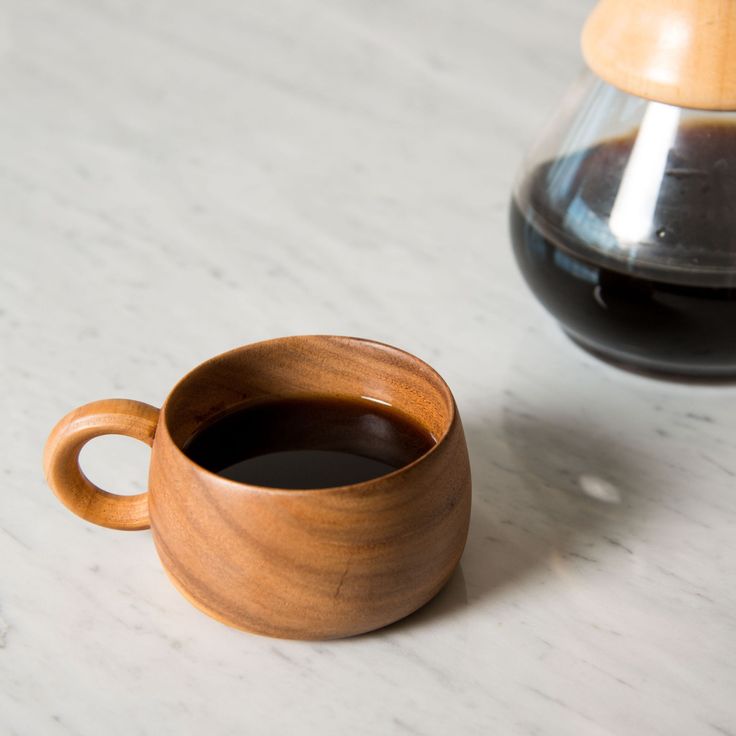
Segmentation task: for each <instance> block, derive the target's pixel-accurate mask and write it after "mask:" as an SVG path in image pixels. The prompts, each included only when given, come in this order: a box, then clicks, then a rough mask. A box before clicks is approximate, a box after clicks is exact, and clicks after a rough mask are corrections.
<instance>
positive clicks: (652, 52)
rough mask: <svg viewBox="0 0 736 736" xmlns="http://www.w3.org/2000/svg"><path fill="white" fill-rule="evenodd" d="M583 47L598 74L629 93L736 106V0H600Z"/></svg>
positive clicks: (675, 101)
mask: <svg viewBox="0 0 736 736" xmlns="http://www.w3.org/2000/svg"><path fill="white" fill-rule="evenodd" d="M582 50H583V55H584V57H585V60H586V62H587V64H588V65H589V66H590V68H591V69H592V70H593V71H594V72H595V73H596V74H597V75H598V76H600V77H601V78H603V79H604V80H606V81H607V82H609V83H611V84H613V85H614V86H616V87H618V88H620V89H622V90H624V91H625V92H629V93H630V94H633V95H637V96H639V97H644V98H646V99H650V100H657V101H659V102H665V103H667V104H670V105H678V106H680V107H691V108H700V109H706V110H736V3H734V2H733V0H601V2H599V4H598V5H597V6H596V8H595V9H594V10H593V13H592V14H591V16H590V17H589V19H588V21H587V23H586V25H585V28H584V30H583V35H582Z"/></svg>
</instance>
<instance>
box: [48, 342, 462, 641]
mask: <svg viewBox="0 0 736 736" xmlns="http://www.w3.org/2000/svg"><path fill="white" fill-rule="evenodd" d="M315 394H319V395H328V396H342V397H351V398H356V397H368V398H371V399H375V400H378V401H383V402H386V403H389V404H391V405H393V406H394V407H396V408H397V409H399V410H400V411H402V412H404V413H406V414H409V415H410V416H411V417H412V418H413V419H414V420H415V421H417V422H418V423H420V424H421V425H422V426H424V427H425V428H426V429H427V430H429V431H430V432H431V433H432V434H433V435H434V436H435V438H436V439H437V444H436V445H435V446H434V447H433V448H432V449H431V450H429V452H427V453H426V454H425V455H423V456H422V457H420V458H419V459H417V460H415V461H414V462H413V463H411V464H410V465H407V466H406V467H404V468H401V469H399V470H397V471H395V472H393V473H391V474H389V475H385V476H382V477H379V478H375V479H373V480H370V481H367V482H364V483H359V484H354V485H350V486H343V487H337V488H325V489H312V490H288V491H287V490H279V489H271V488H261V487H257V486H249V485H246V484H243V483H238V482H235V481H231V480H227V479H225V478H222V477H220V476H218V475H215V474H213V473H210V472H209V471H207V470H205V469H204V468H202V467H200V466H198V465H196V464H195V463H194V462H192V461H191V460H189V458H188V457H187V456H186V454H185V453H184V452H183V449H182V448H184V447H185V446H186V443H187V441H188V440H189V439H190V438H191V436H192V435H193V434H194V433H195V432H196V431H197V430H198V429H199V428H201V427H202V426H203V424H204V423H206V422H209V421H212V420H213V419H214V418H216V417H217V416H218V415H222V414H223V413H226V412H228V411H231V410H233V409H235V408H241V407H243V406H244V405H247V404H248V403H249V402H256V401H263V400H265V399H268V398H276V397H279V398H283V397H297V396H302V397H303V396H308V395H315ZM145 406H146V405H139V404H137V403H136V402H129V403H128V404H125V402H123V403H122V404H121V403H116V402H113V403H112V404H110V402H97V403H96V404H91V405H88V406H87V407H82V409H79V410H77V411H76V412H72V414H70V415H69V416H68V417H66V418H65V419H64V420H62V422H61V423H60V424H59V426H58V427H57V429H56V430H54V433H53V434H52V436H51V438H50V439H49V449H48V451H47V458H48V460H47V466H48V468H49V471H48V472H49V482H50V483H51V484H52V486H53V487H54V489H55V491H56V492H57V494H58V495H59V497H60V498H61V499H62V500H63V501H64V503H66V505H67V506H69V508H71V509H72V510H73V511H75V513H78V514H79V515H80V516H83V517H84V518H87V519H89V520H91V521H95V522H96V523H103V524H104V525H105V526H115V525H117V528H142V526H143V525H144V522H145V521H147V517H146V516H145V513H144V511H145V506H146V505H147V508H148V513H149V514H150V523H151V529H152V532H153V539H154V542H155V544H156V549H157V550H158V553H159V556H160V558H161V561H162V562H163V565H164V568H165V569H166V572H167V574H168V575H169V577H170V578H171V579H172V581H173V582H174V584H175V585H176V586H177V588H178V589H179V590H180V591H181V592H182V593H183V594H184V595H185V596H186V597H187V598H188V599H189V600H190V601H192V602H193V603H194V604H195V605H196V606H198V607H199V608H200V609H202V610H203V611H205V612H206V613H208V614H209V615H211V616H213V617H215V618H217V619H219V620H220V621H223V622H224V623H227V624H229V625H231V626H235V627H238V628H241V629H246V630H248V631H253V632H256V633H259V634H267V635H269V636H277V637H284V638H298V639H328V638H336V637H344V636H351V635H354V634H359V633H363V632H366V631H370V630H372V629H376V628H379V627H382V626H385V625H387V624H389V623H392V622H393V621H396V620H398V619H400V618H402V617H404V616H406V615H408V614H409V613H411V612H412V611H414V610H416V609H417V608H419V607H420V606H422V605H423V604H424V603H426V602H427V601H428V600H429V599H430V598H432V597H433V596H434V595H435V594H436V593H437V592H438V591H439V590H440V588H441V587H442V586H443V585H444V583H445V582H446V581H447V579H448V578H449V576H450V575H451V573H452V571H453V570H454V569H455V567H456V565H457V563H458V561H459V560H460V556H461V554H462V551H463V548H464V546H465V540H466V537H467V533H468V524H469V519H470V503H471V481H470V466H469V462H468V453H467V447H466V443H465V437H464V434H463V428H462V424H461V422H460V417H459V416H458V413H457V409H456V407H455V402H454V399H453V397H452V394H451V393H450V390H449V388H448V387H447V385H446V384H445V383H444V381H443V380H442V378H441V377H440V376H439V375H438V374H437V373H436V372H435V371H434V370H432V369H431V368H430V367H429V366H428V365H426V364H425V363H423V362H422V361H420V360H419V359H418V358H415V357H413V356H411V355H409V354H407V353H404V352H402V351H400V350H397V349H396V348H392V347H389V346H387V345H382V344H380V343H375V342H370V341H365V340H359V339H356V338H346V337H329V336H306V337H290V338H283V339H279V340H270V341H267V342H262V343H256V344H254V345H249V346H245V347H243V348H239V349H237V350H234V351H231V352H229V353H225V354H224V355H221V356H218V357H216V358H213V359H212V360H210V361H207V362H206V363H204V364H202V365H201V366H199V367H198V368H195V369H194V370H193V371H192V372H191V373H190V374H188V375H187V376H185V377H184V378H183V379H182V380H181V381H180V382H179V383H178V384H177V386H175V387H174V389H173V390H172V392H171V394H170V395H169V397H168V398H167V399H166V402H165V403H164V406H163V407H162V409H161V419H160V421H159V422H158V426H157V427H156V423H155V412H156V410H155V409H153V408H152V407H148V408H147V409H145V410H144V409H142V408H141V407H145ZM136 412H137V413H136ZM88 425H89V429H87V427H88ZM154 428H155V439H154V441H153V452H152V459H151V469H150V476H149V481H150V489H149V493H148V496H147V504H146V497H145V496H141V497H129V498H128V499H127V502H128V506H127V507H126V513H128V516H125V515H124V514H122V515H121V514H118V516H116V517H114V518H113V516H112V510H115V509H120V508H121V506H120V504H121V502H125V501H126V499H125V498H124V499H122V501H121V499H120V498H119V497H114V496H111V494H106V493H105V492H104V491H101V490H100V489H98V488H96V487H95V486H93V485H92V484H91V483H90V482H89V481H88V480H86V479H85V478H84V477H83V476H81V473H80V471H79V469H78V465H77V464H76V458H77V455H78V450H79V448H80V447H81V446H82V444H84V442H86V441H87V440H88V439H90V438H91V437H93V436H96V434H100V433H102V432H103V431H116V432H121V433H124V434H130V435H131V436H138V437H139V438H141V439H146V438H147V439H150V437H151V436H153V430H154ZM133 499H135V500H133ZM134 510H135V511H136V513H135V514H134V513H133V511H134ZM123 516H124V517H125V518H123ZM134 518H135V519H137V521H138V524H139V526H134V525H133V523H132V520H133V519H134ZM112 522H114V523H112ZM126 524H127V526H126Z"/></svg>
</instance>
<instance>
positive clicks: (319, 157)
mask: <svg viewBox="0 0 736 736" xmlns="http://www.w3.org/2000/svg"><path fill="white" fill-rule="evenodd" d="M589 7H590V2H588V1H587V0H586V1H585V2H575V1H574V0H522V1H520V2H513V3H509V2H505V1H504V0H496V1H495V2H481V0H458V1H457V2H446V0H424V1H422V2H420V0H396V1H395V2H385V1H382V0H380V1H376V2H369V1H368V0H340V1H338V0H319V1H318V2H310V3H299V2H297V1H296V0H269V1H268V2H266V1H265V0H260V1H259V2H255V1H250V2H236V0H209V1H208V2H206V3H205V2H200V1H199V0H186V1H183V2H175V1H174V0H146V1H142V0H94V1H93V0H67V2H64V3H58V2H52V1H51V0H0V99H2V109H1V111H0V228H1V232H2V241H1V243H0V258H1V259H2V260H1V262H0V310H1V312H0V331H1V332H0V336H1V339H2V343H1V344H2V362H1V365H0V369H1V374H0V375H1V377H2V384H1V385H2V387H3V391H2V394H1V398H0V401H1V402H2V423H1V424H0V446H2V447H3V454H2V459H1V461H0V462H1V465H0V472H2V478H3V485H2V495H1V498H2V507H1V511H0V561H1V562H0V617H1V619H0V733H2V734H3V735H5V734H7V735H8V736H11V735H13V734H17V735H19V736H26V735H28V734H32V735H35V734H42V735H44V736H56V734H59V735H62V734H77V735H83V736H87V735H90V736H99V734H106V735H111V736H114V735H115V734H125V735H126V736H129V735H132V734H152V735H156V736H160V735H162V734H177V735H181V734H217V735H219V734H223V735H224V734H295V733H305V734H312V733H314V734H318V733H319V734H335V735H338V734H442V735H444V734H565V735H567V734H585V735H586V736H587V735H588V734H596V735H598V734H627V735H628V734H637V735H638V734H652V735H659V734H661V735H662V736H676V735H680V734H683V735H687V736H692V735H693V734H714V735H716V736H718V735H720V736H724V735H725V736H728V735H733V734H736V698H735V697H734V696H735V695H736V665H735V664H734V655H735V654H736V596H735V592H734V591H735V588H734V577H735V575H736V534H735V532H736V488H735V487H734V486H735V484H736V431H735V430H736V411H734V409H735V408H736V387H729V386H721V387H697V386H695V387H693V386H684V385H677V384H666V383H657V382H654V381H651V380H647V379H644V378H638V377H635V376H631V375H626V374H623V373H620V372H617V371H615V370H614V369H612V368H609V367H607V366H604V365H602V364H600V363H598V362H596V361H595V360H594V359H592V358H590V357H588V356H587V355H585V354H583V353H581V352H580V351H578V350H577V349H576V348H575V347H574V346H572V345H571V344H569V343H568V342H567V341H566V340H565V339H564V338H563V337H562V336H561V335H560V333H559V332H558V331H557V329H556V327H555V325H554V324H553V323H552V322H551V321H550V320H549V319H548V318H547V317H546V315H545V314H544V313H543V312H542V310H541V308H539V307H538V306H537V305H536V303H535V302H534V301H533V299H532V297H531V296H530V294H529V292H528V291H527V290H526V288H525V287H524V285H523V283H522V281H521V279H520V277H519V275H518V273H517V271H516V268H515V266H514V263H513V259H512V257H511V253H510V249H509V243H508V236H507V231H506V206H507V200H508V196H509V190H510V186H511V181H512V179H513V176H514V173H515V171H516V169H517V167H518V165H519V161H520V157H521V154H522V151H523V149H524V147H525V146H526V145H527V144H528V143H529V142H530V141H531V139H532V138H533V136H534V134H535V132H536V131H537V130H538V129H539V127H540V126H541V125H542V124H543V122H544V120H545V117H546V115H547V114H548V112H549V110H550V108H551V107H553V106H554V103H555V101H556V100H557V99H558V97H559V95H560V93H561V92H562V90H563V89H564V88H565V87H566V85H567V83H568V82H569V81H570V80H571V78H572V77H573V76H574V74H575V73H576V69H577V66H578V64H579V58H578V52H577V43H576V38H577V33H578V30H579V27H580V24H581V22H582V19H583V17H584V15H585V13H586V12H587V10H588V9H589ZM301 332H332V333H348V334H356V335H362V336H366V337H373V338H377V339H381V340H385V341H388V342H391V343H395V344H397V345H399V346H402V347H404V348H406V349H408V350H411V351H413V352H415V353H416V354H418V355H419V356H421V357H423V358H425V359H427V360H429V361H430V362H431V363H432V364H433V365H435V366H436V367H437V368H438V369H439V370H440V371H441V372H442V373H443V374H444V375H445V377H446V378H447V380H448V382H449V383H450V385H451V386H452V387H453V389H454V391H455V394H456V396H457V399H458V403H459V406H460V409H461V413H462V415H463V417H464V421H465V424H466V428H467V431H468V437H469V443H470V446H471V456H472V465H473V473H474V481H475V487H474V504H475V505H474V511H473V520H472V527H471V533H470V538H469V542H468V546H467V550H466V553H465V556H464V558H463V561H462V565H461V568H460V570H459V571H458V572H457V574H456V575H455V576H454V578H453V579H452V581H451V583H450V584H449V586H448V587H447V588H446V590H445V591H444V592H443V593H441V594H440V596H439V597H438V598H437V599H436V600H435V601H434V602H433V603H431V604H430V605H428V606H427V607H426V608H425V609H424V610H422V611H421V612H419V613H418V614H416V615H415V616H413V617H411V618H410V619H408V620H406V621H404V622H402V623H400V624H398V625H395V626H393V627H391V628H389V629H387V630H384V631H381V632H377V633H374V634H371V635H368V636H363V637H360V638H355V639H352V640H346V641H340V642H332V643H321V644H320V643H318V644H314V643H300V642H283V641H275V640H269V639H263V638H259V637H256V636H250V635H247V634H244V633H241V632H237V631H233V630H230V629H227V628H226V627H224V626H222V625H221V624H218V623H216V622H214V621H211V620H209V619H208V618H206V617H205V616H203V615H202V614H200V613H199V612H197V611H196V610H195V609H193V608H192V607H190V605H189V604H188V603H187V602H186V601H184V600H183V599H182V598H181V597H180V596H179V594H178V593H177V592H176V591H175V590H174V589H173V588H172V587H171V586H170V585H169V583H168V581H167V580H166V579H165V576H164V573H163V572H162V570H161V568H160V566H159V563H158V560H157V558H156V554H155V552H154V549H153V545H152V542H151V539H150V535H149V533H148V532H140V533H122V532H113V531H108V530H105V529H101V528H98V527H93V526H90V525H88V524H85V523H84V522H82V521H81V520H79V519H77V518H76V517H74V516H72V515H71V514H69V513H68V512H67V511H66V510H65V509H64V508H63V507H62V506H61V505H60V504H59V503H58V502H57V501H56V499H55V498H54V497H53V496H52V494H51V492H50V491H49V490H48V489H47V488H46V486H45V484H44V481H43V479H42V476H41V469H40V454H41V448H42V445H43V442H44V440H45V436H46V434H47V432H48V431H49V429H50V428H51V426H52V424H53V423H54V422H55V421H56V419H58V418H59V417H60V416H61V415H62V414H63V413H64V412H66V411H67V410H68V409H70V408H71V407H73V406H75V405H77V404H80V403H84V402H86V401H89V400H92V399H96V398H102V397H107V396H126V397H131V398H138V399H142V400H145V401H149V402H151V403H160V402H161V401H162V399H163V397H164V396H165V394H166V392H167V390H168V389H169V388H170V387H171V386H172V385H173V383H174V381H175V379H176V378H177V377H178V376H180V375H181V374H182V373H183V372H185V371H186V370H187V369H188V368H190V367H191V366H193V365H194V364H196V363H198V362H199V361H201V360H202V359H204V358H206V357H208V356H210V355H212V354H215V353H217V352H220V351H222V350H224V349H227V348H229V347H232V346H235V345H238V344H241V343H244V342H249V341H253V340H257V339H261V338H265V337H270V336H277V335H284V334H290V333H301ZM88 450H89V451H88V452H85V457H84V462H85V467H87V469H88V470H89V472H90V474H91V475H92V476H93V477H94V478H95V479H96V480H98V481H99V482H100V483H101V484H106V485H108V486H109V487H111V488H118V489H120V488H123V489H127V490H129V491H132V490H134V489H136V488H142V487H143V485H144V483H145V472H146V462H147V457H148V451H147V449H146V448H145V447H143V446H142V445H141V446H139V445H137V444H135V443H133V441H131V440H128V441H124V440H118V441H116V440H114V439H108V440H107V441H105V440H100V441H98V442H97V443H96V444H94V445H93V446H91V447H90V448H88Z"/></svg>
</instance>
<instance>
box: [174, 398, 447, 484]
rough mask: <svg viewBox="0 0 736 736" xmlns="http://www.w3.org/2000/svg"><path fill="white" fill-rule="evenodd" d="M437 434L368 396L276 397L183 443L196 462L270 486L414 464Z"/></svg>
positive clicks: (334, 480) (366, 476) (352, 479)
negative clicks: (278, 398)
mask: <svg viewBox="0 0 736 736" xmlns="http://www.w3.org/2000/svg"><path fill="white" fill-rule="evenodd" d="M434 445H435V438H434V437H433V436H432V435H431V434H430V433H429V432H427V430H426V429H424V428H423V427H422V426H421V425H419V424H418V423H417V422H415V421H414V420H413V419H412V418H411V417H409V416H407V415H406V414H404V413H402V412H399V411H398V410H396V409H394V408H392V407H389V406H385V405H383V404H381V403H379V402H376V401H370V400H367V399H360V400H356V399H352V398H333V397H326V396H308V397H300V398H286V399H280V400H270V401H267V402H264V403H257V404H253V405H248V406H245V407H243V408H240V409H236V410H235V411H231V412H229V413H228V414H226V415H225V416H223V417H219V418H216V419H215V420H214V421H212V422H211V423H210V424H208V425H205V426H204V428H203V429H201V430H200V431H199V432H197V434H195V435H194V437H192V439H191V440H190V441H189V442H188V443H187V445H186V446H185V452H186V454H187V455H188V456H189V458H190V459H192V460H193V461H194V462H196V463H197V464H198V465H201V466H202V467H203V468H205V469H206V470H209V471H211V472H213V473H217V474H218V475H220V476H222V477H224V478H229V479H230V480H235V481H239V482H241V483H248V484H251V485H258V486H267V487H270V488H286V489H300V488H330V487H335V486H343V485H350V484H353V483H360V482H362V481H366V480H371V479H372V478H377V477H379V476H381V475H386V474H387V473H391V472H393V471H394V470H397V469H398V468H401V467H404V466H405V465H408V464H409V463H411V462H413V461H414V460H416V459H417V458H419V457H420V456H422V455H423V454H424V453H426V452H427V451H428V450H430V449H431V448H432V447H433V446H434Z"/></svg>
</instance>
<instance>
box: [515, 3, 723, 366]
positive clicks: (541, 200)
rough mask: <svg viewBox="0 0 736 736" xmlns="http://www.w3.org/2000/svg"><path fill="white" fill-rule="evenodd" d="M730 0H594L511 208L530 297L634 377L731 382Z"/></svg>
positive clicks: (581, 340) (571, 333)
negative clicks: (562, 92) (579, 63)
mask: <svg viewBox="0 0 736 736" xmlns="http://www.w3.org/2000/svg"><path fill="white" fill-rule="evenodd" d="M730 3H731V0H710V2H707V3H703V2H699V1H698V0H678V1H677V2H673V0H648V2H646V3H644V2H642V0H603V2H601V3H600V4H599V5H598V7H597V8H596V10H595V11H594V13H593V15H592V16H591V18H590V19H589V20H588V23H587V24H586V27H585V30H584V32H583V52H584V56H585V58H586V61H587V63H588V66H589V70H588V71H587V72H586V74H585V75H584V77H583V78H582V79H580V80H579V81H578V83H577V84H576V85H575V86H574V87H573V89H572V90H571V91H570V93H569V94H568V96H567V97H566V99H565V100H564V102H563V104H562V106H561V109H560V110H559V112H558V113H557V115H556V116H555V118H554V119H553V120H552V122H551V124H550V125H549V127H548V129H547V130H546V132H545V133H544V135H543V136H542V139H541V140H540V142H539V143H538V144H537V145H536V146H535V147H534V149H533V150H532V152H531V154H530V156H529V157H528V160H527V162H526V164H525V166H524V169H523V171H522V174H521V177H520V178H519V182H518V184H517V186H516V189H515V192H514V196H513V201H512V204H511V234H512V241H513V247H514V252H515V255H516V259H517V262H518V264H519V267H520V269H521V271H522V274H523V275H524V277H525V279H526V281H527V283H528V284H529V286H530V288H531V289H532V291H533V292H534V294H535V295H536V296H537V298H538V299H539V300H540V301H541V303H542V304H543V305H544V306H545V307H546V308H547V309H548V310H549V311H550V312H551V313H552V315H553V316H554V317H555V318H556V319H557V320H558V321H559V322H560V324H561V326H562V328H563V329H564V330H565V332H566V333H567V334H568V335H569V336H570V337H571V338H572V339H573V340H574V341H576V342H577V343H579V344H580V345H582V346H583V347H585V348H587V349H588V350H590V351H591V352H593V353H596V354H598V355H600V356H601V357H604V358H607V359H609V360H611V361H613V362H616V363H620V364H624V365H626V366H629V367H632V368H636V369H639V370H645V371H654V372H658V373H665V374H675V375H682V376H697V377H736V113H735V112H732V110H736V51H734V52H732V51H731V48H730V46H731V45H730V44H729V43H728V40H729V34H734V35H733V37H736V14H733V13H730V9H729V7H728V6H729V5H730ZM708 13H710V14H711V15H708ZM704 14H705V15H704ZM731 16H733V18H734V19H733V20H731Z"/></svg>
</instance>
